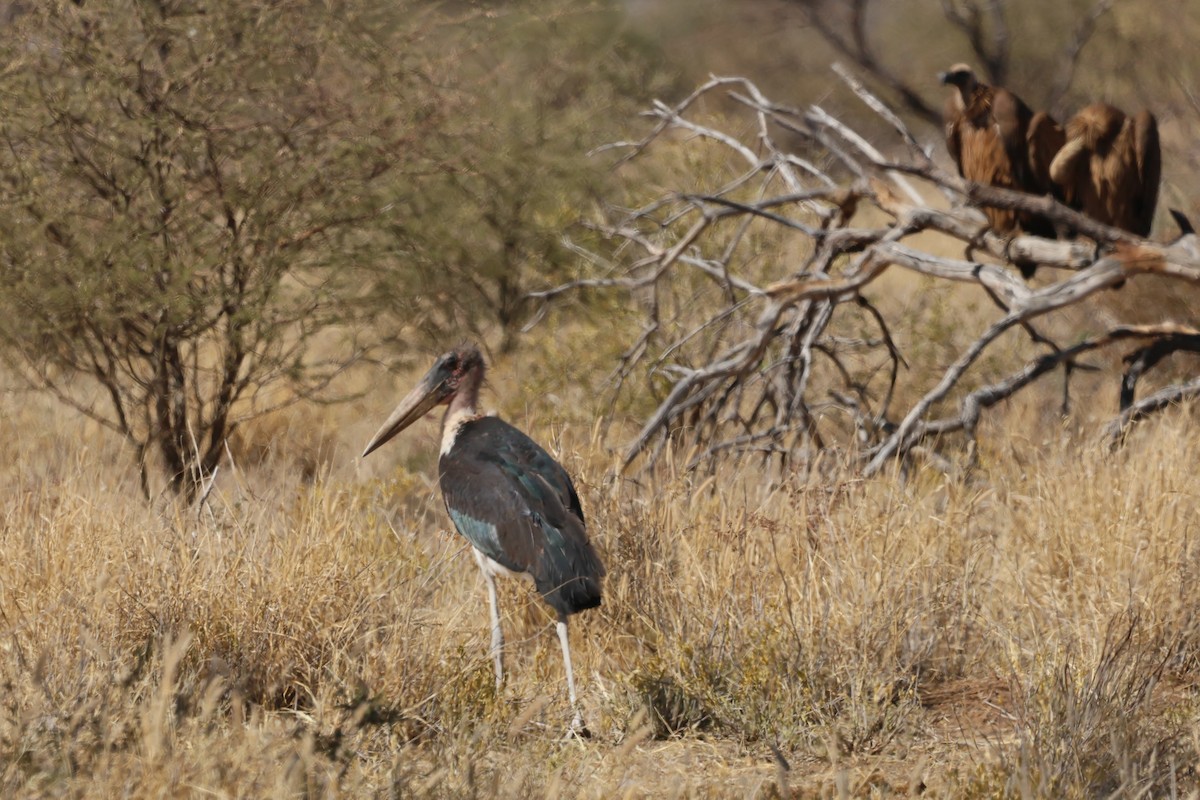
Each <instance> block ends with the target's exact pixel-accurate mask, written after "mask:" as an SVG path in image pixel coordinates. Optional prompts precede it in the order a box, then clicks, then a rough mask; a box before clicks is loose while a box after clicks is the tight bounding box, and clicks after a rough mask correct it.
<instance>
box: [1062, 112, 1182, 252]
mask: <svg viewBox="0 0 1200 800" xmlns="http://www.w3.org/2000/svg"><path fill="white" fill-rule="evenodd" d="M1161 174H1162V154H1161V152H1160V150H1159V145H1158V123H1157V122H1156V121H1155V119H1154V115H1153V114H1151V113H1150V112H1149V111H1142V112H1141V113H1139V114H1137V115H1136V116H1133V117H1129V116H1126V115H1125V114H1124V113H1123V112H1122V111H1121V110H1120V109H1116V108H1113V107H1112V106H1110V105H1108V104H1107V103H1093V104H1092V105H1090V106H1087V107H1086V108H1084V109H1083V110H1082V111H1080V112H1079V113H1078V114H1076V115H1075V116H1074V117H1072V118H1071V121H1070V122H1068V123H1067V142H1066V144H1064V145H1063V147H1062V149H1061V150H1059V151H1058V155H1057V156H1055V157H1054V160H1053V161H1052V162H1051V164H1050V177H1051V179H1052V180H1053V181H1054V182H1055V183H1056V184H1057V185H1058V186H1060V187H1062V191H1063V194H1064V196H1065V199H1066V202H1067V204H1068V205H1070V206H1071V207H1073V208H1076V209H1078V210H1079V211H1082V212H1083V213H1084V214H1087V215H1088V216H1089V217H1091V218H1092V219H1094V220H1096V221H1097V222H1103V223H1104V224H1106V225H1112V226H1114V227H1117V228H1121V229H1123V230H1127V231H1129V232H1130V233H1136V234H1137V235H1138V236H1142V237H1145V236H1149V235H1150V224H1151V223H1152V222H1153V221H1154V207H1155V205H1156V204H1157V202H1158V183H1159V178H1160V177H1161Z"/></svg>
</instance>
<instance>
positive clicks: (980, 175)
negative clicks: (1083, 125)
mask: <svg viewBox="0 0 1200 800" xmlns="http://www.w3.org/2000/svg"><path fill="white" fill-rule="evenodd" d="M938 77H939V78H940V79H941V82H942V83H943V84H946V85H947V86H953V87H954V91H953V92H951V93H950V96H949V97H948V98H946V107H945V111H944V120H945V123H946V147H947V149H949V151H950V155H951V156H952V157H953V158H954V163H955V164H957V165H958V173H959V174H960V175H962V176H963V177H964V178H967V179H968V180H972V181H975V182H976V183H983V184H987V185H989V186H999V187H1003V188H1005V189H1018V190H1020V191H1024V192H1029V193H1030V194H1056V195H1057V194H1058V189H1057V187H1056V186H1055V184H1054V183H1053V182H1052V181H1051V180H1050V164H1051V162H1052V161H1053V159H1054V157H1055V155H1056V154H1057V153H1058V149H1059V148H1060V147H1062V145H1063V142H1064V140H1065V135H1064V133H1063V129H1062V127H1061V126H1060V125H1059V124H1058V123H1057V122H1055V121H1054V119H1053V117H1051V116H1050V115H1049V114H1047V113H1046V112H1044V111H1039V112H1038V113H1036V114H1035V113H1033V112H1032V111H1031V110H1030V109H1029V106H1027V105H1025V103H1024V102H1023V101H1022V100H1021V98H1019V97H1017V96H1016V95H1015V94H1013V93H1012V92H1010V91H1008V90H1007V89H1002V88H999V87H993V86H988V85H987V84H986V83H982V82H980V81H979V79H978V78H976V77H975V73H974V72H973V71H972V70H971V68H970V67H968V66H967V65H966V64H956V65H954V66H953V67H951V68H950V69H948V70H946V71H945V72H943V73H941V74H940V75H939V76H938ZM983 211H984V213H985V214H986V215H987V218H988V222H989V223H990V225H991V227H992V230H994V231H996V232H997V233H1003V234H1012V233H1017V232H1018V231H1025V232H1027V233H1031V234H1034V235H1036V236H1047V237H1053V236H1054V235H1055V230H1054V226H1053V225H1051V224H1050V222H1049V221H1048V220H1045V219H1042V218H1041V217H1037V216H1035V215H1032V214H1026V213H1023V212H1017V211H1013V210H1011V209H1005V208H984V210H983ZM1019 266H1020V267H1021V271H1022V272H1023V273H1024V274H1025V276H1026V277H1029V276H1030V275H1032V274H1033V270H1034V268H1035V265H1032V264H1022V265H1019Z"/></svg>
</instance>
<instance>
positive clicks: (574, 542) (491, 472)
mask: <svg viewBox="0 0 1200 800" xmlns="http://www.w3.org/2000/svg"><path fill="white" fill-rule="evenodd" d="M439 468H440V470H441V479H440V482H441V486H442V495H443V497H444V499H445V501H446V509H447V511H449V512H450V517H451V519H453V520H454V525H455V527H456V528H458V531H459V532H460V533H461V534H462V535H463V536H465V537H466V538H467V539H469V540H470V541H471V544H472V545H474V546H475V547H476V548H477V549H478V550H479V551H481V552H482V553H484V554H485V555H487V556H488V557H489V558H491V559H492V560H494V561H496V562H497V563H499V564H501V565H502V566H504V567H506V568H508V569H510V570H513V571H515V572H527V573H529V574H530V575H532V576H533V580H534V584H535V585H536V586H537V589H538V591H539V592H540V593H541V594H542V596H543V597H545V598H546V601H547V602H548V603H549V604H550V605H551V606H552V607H553V608H554V609H555V610H557V611H559V612H560V613H563V614H572V613H575V612H576V611H581V610H583V609H585V608H592V607H594V606H596V605H599V603H600V578H602V577H603V576H604V566H603V565H602V564H601V563H600V558H599V556H597V555H596V551H595V550H594V549H593V548H592V545H591V543H589V542H588V540H587V534H586V533H585V531H584V524H583V511H582V509H581V508H580V505H579V496H578V494H577V493H576V491H575V487H574V485H573V484H572V483H571V478H570V476H568V475H567V472H566V470H564V469H563V468H562V466H560V465H559V464H558V462H556V461H555V460H554V459H553V458H551V457H550V454H549V453H547V452H546V451H545V450H543V449H542V448H541V447H539V446H538V444H537V443H536V442H534V441H533V440H532V439H530V438H529V437H528V436H526V435H525V434H524V433H522V432H521V431H519V430H517V429H516V428H514V427H512V426H511V425H509V424H507V423H506V422H504V421H503V420H500V419H498V418H496V417H482V418H480V419H477V420H473V421H471V422H467V423H465V424H464V425H463V426H462V427H461V428H460V429H459V431H458V435H457V437H456V438H455V441H454V446H453V447H452V448H451V450H450V452H449V453H446V454H445V455H443V456H442V457H441V460H440V461H439Z"/></svg>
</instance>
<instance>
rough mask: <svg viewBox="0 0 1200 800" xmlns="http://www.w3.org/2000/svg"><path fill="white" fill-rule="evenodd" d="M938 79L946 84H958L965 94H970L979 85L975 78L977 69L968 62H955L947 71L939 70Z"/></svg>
mask: <svg viewBox="0 0 1200 800" xmlns="http://www.w3.org/2000/svg"><path fill="white" fill-rule="evenodd" d="M938 80H939V81H941V82H942V84H943V85H945V86H957V87H958V90H959V91H960V92H962V93H963V94H964V95H966V94H970V93H971V92H972V91H973V90H974V89H975V87H976V86H977V85H979V81H978V80H976V78H975V70H973V69H971V68H970V67H968V66H967V65H966V64H955V65H954V66H953V67H951V68H950V69H948V70H946V71H945V72H939V73H938Z"/></svg>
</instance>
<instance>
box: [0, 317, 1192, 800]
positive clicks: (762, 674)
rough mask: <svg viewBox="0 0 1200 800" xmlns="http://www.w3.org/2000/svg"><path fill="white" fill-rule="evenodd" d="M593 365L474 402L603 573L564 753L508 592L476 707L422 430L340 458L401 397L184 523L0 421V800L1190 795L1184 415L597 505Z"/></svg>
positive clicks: (449, 537)
mask: <svg viewBox="0 0 1200 800" xmlns="http://www.w3.org/2000/svg"><path fill="white" fill-rule="evenodd" d="M898 302H905V301H904V298H903V296H900V297H899V299H898ZM921 318H922V319H924V320H926V321H927V323H928V324H930V325H933V324H934V323H929V322H928V320H929V319H930V316H929V315H928V314H924V315H922V317H921ZM950 327H953V326H950ZM595 344H596V342H595V340H594V339H589V338H588V337H578V338H573V339H571V340H570V341H566V340H559V341H557V342H555V341H551V339H550V337H547V338H546V341H545V342H544V343H543V346H542V347H541V348H537V349H533V348H531V349H529V350H527V351H525V352H524V353H520V354H518V355H517V356H515V357H513V358H511V359H508V360H506V361H502V362H501V363H500V364H499V365H497V367H496V368H495V370H494V372H493V382H494V384H495V387H494V391H492V392H491V393H490V394H489V395H488V397H487V400H486V402H488V403H494V404H497V405H498V406H499V410H500V411H501V412H502V413H504V415H505V416H506V417H508V418H509V419H511V420H512V421H514V422H515V423H516V424H518V425H520V426H522V427H524V428H526V429H527V430H529V431H531V432H532V433H533V434H534V435H535V436H536V437H537V438H538V439H539V440H541V441H543V442H544V443H546V444H547V445H548V446H549V447H550V449H551V450H552V451H554V452H556V453H557V454H558V455H559V456H560V457H561V459H562V460H563V462H564V463H565V464H566V465H567V467H568V468H569V469H570V471H571V472H572V473H573V474H574V475H576V476H577V483H578V484H579V487H580V490H581V493H582V495H583V502H584V506H585V510H586V512H587V513H588V516H589V529H590V531H591V535H592V537H593V538H594V540H595V541H596V543H597V545H598V547H599V549H600V551H601V553H602V554H603V556H604V558H605V560H606V562H607V565H608V568H609V573H610V577H609V580H608V583H607V586H606V595H605V600H604V605H603V606H602V608H600V609H599V610H597V611H593V612H588V613H586V614H584V615H582V616H581V617H578V618H577V619H576V624H575V625H574V626H573V629H572V630H573V645H574V656H575V661H576V674H577V677H578V679H579V681H580V688H581V700H582V704H583V706H584V713H585V716H586V718H587V720H588V723H589V726H590V728H591V730H592V731H593V733H594V734H595V736H594V738H593V739H591V740H589V741H584V742H580V741H564V740H563V739H562V734H563V732H564V730H565V728H566V724H567V721H568V720H569V717H570V714H569V711H568V709H567V707H566V699H565V694H566V692H565V686H564V682H563V676H562V663H561V660H560V657H559V653H558V647H557V642H556V640H555V638H554V637H553V635H552V619H551V617H550V615H549V614H548V613H547V612H546V610H545V609H544V606H543V605H542V604H541V603H540V601H538V600H537V599H536V598H534V597H532V596H531V593H530V591H529V589H527V588H526V587H525V586H524V585H523V584H516V583H510V584H509V585H506V586H504V587H503V597H502V609H501V610H502V612H503V613H504V614H505V626H506V631H507V634H508V642H509V650H508V661H507V665H508V670H509V672H508V675H509V682H508V684H507V685H506V686H505V688H504V690H503V691H502V692H501V693H500V694H499V695H497V694H496V692H495V690H494V688H493V685H492V678H491V662H490V660H489V658H488V655H487V652H486V648H487V641H488V632H487V622H486V619H487V614H486V601H485V598H484V593H483V588H482V586H481V581H480V580H479V578H478V575H477V570H476V568H475V566H474V562H473V559H471V558H470V556H469V553H467V551H466V549H465V546H464V544H463V542H462V540H461V539H459V538H458V537H457V536H456V535H455V534H453V533H452V532H451V531H450V530H449V524H448V520H447V519H446V517H445V514H444V512H443V510H442V508H441V500H440V497H439V495H438V492H437V487H436V477H435V474H434V468H433V464H434V459H435V450H436V428H437V422H436V420H435V419H431V420H430V421H427V422H423V423H421V424H419V425H418V426H415V427H414V428H413V429H412V430H411V431H409V432H407V433H406V434H405V435H404V436H403V437H400V439H398V440H397V441H396V442H395V443H393V444H390V445H389V446H388V448H386V449H385V450H383V451H382V452H381V453H379V454H378V455H376V456H372V458H371V459H368V460H367V461H365V462H359V461H358V460H357V459H356V454H357V452H358V450H359V448H360V447H361V444H362V442H363V441H365V440H366V438H367V437H368V436H369V435H370V433H371V432H373V430H374V428H375V425H376V424H377V422H378V421H379V419H381V418H382V417H383V416H384V415H385V414H386V413H387V411H388V410H390V406H391V404H392V403H393V402H394V401H395V399H396V398H397V397H398V396H399V393H400V392H401V391H402V390H403V389H404V388H405V384H406V383H407V381H408V380H410V379H411V376H401V377H400V378H398V379H397V380H396V381H395V382H394V383H393V381H392V380H390V379H387V380H381V379H380V376H379V375H378V374H369V375H368V374H362V375H359V376H358V377H357V378H356V380H359V381H363V382H364V383H365V382H367V381H376V382H377V383H378V384H379V385H378V386H376V387H375V388H374V390H373V391H372V392H371V393H370V394H369V395H368V396H367V398H366V399H364V400H363V401H360V402H358V403H355V404H352V405H348V406H345V407H341V408H335V409H316V410H314V409H306V410H298V411H295V412H293V413H289V414H286V415H282V416H280V417H278V418H275V419H271V420H266V421H263V422H262V423H259V424H257V425H255V426H252V427H250V428H248V429H247V430H246V431H245V432H244V436H243V440H242V442H241V445H240V448H239V450H238V452H239V453H240V454H242V455H241V456H239V459H240V461H239V463H237V464H236V465H229V464H227V465H226V466H225V468H224V469H223V471H222V475H221V478H220V480H219V481H218V483H217V488H216V490H215V491H214V492H213V494H212V496H211V497H210V502H209V504H208V505H207V506H206V507H205V508H203V509H202V510H201V512H200V513H199V514H197V513H196V510H195V509H190V510H189V509H178V508H175V507H174V506H173V505H172V504H171V503H169V502H167V501H166V500H165V499H161V498H160V499H159V500H158V501H157V502H156V503H155V504H154V505H153V506H152V507H147V506H146V504H145V503H143V502H142V501H140V500H139V499H138V491H137V488H136V476H135V474H134V470H133V468H132V463H131V459H130V457H129V455H128V454H127V453H126V452H125V451H124V450H122V448H121V447H120V444H119V443H118V442H114V441H112V440H110V439H109V438H107V437H105V436H104V435H102V434H101V433H100V432H98V431H96V430H93V429H92V428H90V427H89V426H86V425H83V424H81V423H79V422H77V420H76V419H75V418H73V417H72V416H70V415H69V414H68V413H66V412H64V411H62V410H61V409H59V408H57V407H54V406H53V405H51V404H49V402H48V401H45V400H43V399H41V398H38V397H36V396H30V395H27V394H20V393H11V392H10V393H7V394H5V395H3V396H2V397H0V432H2V433H3V435H4V438H5V441H6V442H8V443H9V448H8V458H7V459H6V462H5V465H4V467H3V468H0V487H2V488H3V490H4V491H5V493H6V497H7V498H8V502H7V503H6V504H5V506H4V508H3V512H2V513H3V528H2V531H0V546H2V548H3V554H4V558H3V561H2V562H0V625H2V626H3V636H0V679H2V680H3V685H4V692H3V701H2V702H0V794H2V795H3V796H6V797H50V796H55V797H57V796H127V797H164V796H169V797H175V796H196V797H201V796H205V797H208V796H217V797H298V796H322V797H339V796H351V797H361V796H379V797H392V796H394V797H463V796H470V795H475V796H493V795H494V796H501V797H530V796H553V797H587V798H608V797H755V796H757V797H777V796H781V795H787V796H798V797H808V796H817V795H820V796H830V797H837V796H889V795H900V796H907V795H911V794H915V793H918V792H923V793H924V794H926V795H928V796H945V797H998V796H1020V797H1064V796H1065V797H1071V796H1074V797H1085V796H1105V795H1109V794H1112V793H1115V794H1116V795H1117V796H1132V795H1136V794H1137V793H1138V792H1139V791H1147V792H1148V793H1149V795H1153V796H1168V795H1170V793H1171V792H1172V791H1176V792H1178V794H1179V795H1180V796H1191V795H1192V794H1193V793H1194V792H1195V790H1196V789H1197V786H1198V782H1197V777H1196V773H1195V764H1196V761H1197V758H1198V752H1197V746H1196V744H1195V743H1196V741H1197V740H1198V738H1200V719H1198V717H1197V713H1198V710H1200V707H1198V705H1197V695H1196V690H1195V689H1194V683H1195V676H1196V674H1197V672H1196V671H1197V668H1198V667H1200V622H1196V621H1195V619H1197V618H1200V617H1198V616H1197V613H1196V612H1197V610H1198V609H1200V587H1198V586H1197V582H1196V581H1195V580H1194V577H1193V576H1194V575H1195V573H1196V571H1197V567H1198V566H1200V544H1198V542H1197V535H1196V524H1197V523H1196V520H1197V519H1200V491H1198V490H1197V489H1196V482H1195V474H1194V470H1193V462H1194V460H1195V459H1194V454H1195V453H1196V452H1197V449H1198V448H1200V431H1198V430H1197V429H1196V426H1195V425H1194V418H1193V415H1192V414H1191V413H1190V412H1188V411H1186V410H1185V411H1180V412H1177V413H1173V414H1171V415H1168V416H1166V417H1164V418H1162V419H1161V420H1158V421H1156V422H1154V423H1152V424H1150V425H1147V426H1146V427H1145V428H1144V429H1142V430H1139V431H1138V432H1137V433H1136V434H1135V435H1134V436H1133V437H1132V439H1131V441H1130V442H1129V444H1128V446H1127V447H1126V448H1125V449H1123V450H1122V451H1119V452H1116V453H1112V452H1109V451H1108V450H1107V449H1106V448H1103V447H1100V446H1098V445H1097V444H1096V443H1095V442H1094V441H1093V440H1091V439H1090V438H1089V437H1088V436H1084V435H1079V434H1076V433H1074V432H1073V430H1072V429H1071V428H1069V427H1067V426H1063V425H1062V424H1061V423H1059V422H1058V421H1056V420H1055V419H1054V417H1053V415H1050V414H1046V413H1045V407H1046V406H1048V405H1051V404H1052V403H1053V402H1054V397H1053V395H1054V387H1053V386H1048V387H1047V388H1046V389H1045V393H1044V394H1041V395H1037V396H1030V397H1029V398H1023V399H1020V400H1017V401H1014V402H1013V403H1011V404H1010V405H1009V407H1008V408H1007V409H1006V410H1004V411H1002V412H1001V414H1000V415H999V416H998V417H996V418H993V419H992V420H991V421H990V422H989V424H988V425H987V426H986V430H985V431H983V432H982V436H981V459H980V460H981V466H980V468H979V469H978V470H976V471H975V472H973V473H972V474H970V475H968V476H964V477H961V478H947V477H945V476H943V475H941V474H938V473H933V472H928V473H917V474H914V475H910V476H909V477H908V478H907V480H903V481H902V480H900V479H899V478H897V477H889V478H884V479H879V480H873V481H869V482H862V481H858V480H856V479H853V478H852V477H850V476H849V475H848V474H847V475H843V476H841V477H833V478H830V479H829V480H828V481H827V482H824V483H811V484H801V483H795V482H793V483H788V482H785V483H784V484H783V485H781V486H778V487H776V488H773V489H766V488H763V486H762V481H761V480H760V478H759V477H758V476H757V475H756V474H755V473H754V471H753V470H752V469H748V468H747V469H743V470H742V471H741V472H740V473H739V472H737V471H735V470H733V469H728V468H727V469H725V470H724V471H722V472H720V473H719V474H718V475H717V476H716V477H715V478H714V479H709V480H703V481H702V480H701V479H699V478H692V477H688V476H682V477H681V476H672V475H671V474H670V469H669V468H664V469H663V470H662V471H661V474H659V475H658V476H655V477H653V478H652V477H649V476H644V475H643V476H638V477H637V479H636V480H617V479H615V478H614V477H613V471H612V468H613V464H614V458H613V456H612V455H611V454H610V453H609V452H608V451H606V449H605V448H604V446H603V444H602V442H601V440H600V435H599V431H598V429H597V428H596V427H595V426H594V425H593V424H591V423H589V422H588V421H587V420H588V419H589V418H594V410H595V407H596V405H597V404H596V402H595V399H594V398H592V401H591V402H590V404H589V403H588V402H585V398H587V397H588V396H589V395H588V393H589V391H590V390H591V388H592V385H593V383H594V381H595V378H594V376H595V375H597V374H602V372H601V370H602V368H603V366H604V365H605V363H606V359H607V358H608V356H607V355H606V354H605V353H604V352H600V350H601V349H600V348H597V347H596V346H595ZM934 360H936V359H934ZM1011 431H1019V433H1010V432H1011ZM776 754H778V756H777V755H776ZM779 759H784V760H786V763H787V764H788V765H789V769H784V768H782V767H781V766H780V763H781V762H780V760H779Z"/></svg>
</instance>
